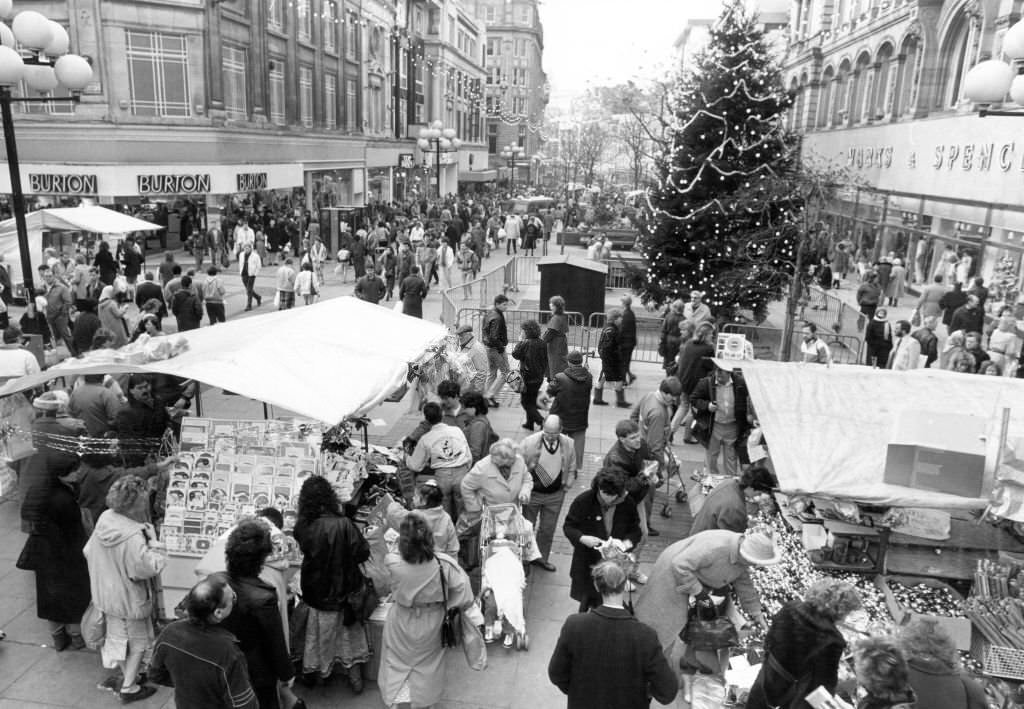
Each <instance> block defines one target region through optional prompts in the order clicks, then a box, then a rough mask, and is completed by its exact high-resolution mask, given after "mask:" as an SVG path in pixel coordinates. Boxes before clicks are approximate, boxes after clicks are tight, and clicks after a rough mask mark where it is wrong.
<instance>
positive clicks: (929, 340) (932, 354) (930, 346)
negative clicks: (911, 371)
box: [910, 315, 939, 367]
mask: <svg viewBox="0 0 1024 709" xmlns="http://www.w3.org/2000/svg"><path fill="white" fill-rule="evenodd" d="M938 323H939V318H938V317H937V316H935V315H928V316H926V317H925V318H924V319H923V320H922V321H921V327H919V328H918V329H916V330H914V332H912V333H910V336H911V337H913V338H914V339H915V340H917V341H918V342H919V343H921V354H923V355H924V356H925V362H924V366H925V367H931V366H932V362H934V361H935V360H937V359H938V358H939V338H938V336H936V334H935V328H936V326H937V325H938Z"/></svg>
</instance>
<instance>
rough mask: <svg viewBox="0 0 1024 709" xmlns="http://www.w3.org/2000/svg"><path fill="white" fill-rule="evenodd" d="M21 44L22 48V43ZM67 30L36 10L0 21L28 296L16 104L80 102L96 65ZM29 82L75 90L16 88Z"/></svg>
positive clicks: (0, 98)
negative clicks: (63, 94)
mask: <svg viewBox="0 0 1024 709" xmlns="http://www.w3.org/2000/svg"><path fill="white" fill-rule="evenodd" d="M12 5H13V3H12V0H0V18H3V19H6V18H8V17H10V16H11V13H12V10H13V7H12ZM19 43H20V44H21V49H20V50H19V49H18V44H19ZM70 43H71V42H70V39H69V38H68V33H67V30H65V29H64V28H63V27H61V26H60V25H59V24H57V23H56V22H53V21H52V20H48V19H46V17H44V16H43V15H41V14H39V13H38V12H35V11H33V10H24V11H22V12H19V13H18V14H17V15H15V17H14V21H13V22H12V23H11V27H8V26H7V25H6V24H4V23H3V22H0V113H2V119H3V129H4V144H5V146H6V148H7V167H8V169H9V170H10V173H11V206H12V207H13V210H14V223H15V226H16V228H17V232H18V250H19V251H20V252H21V275H22V280H23V282H24V286H25V295H26V298H29V299H31V298H32V297H33V296H34V294H35V288H34V286H33V282H32V258H31V256H32V255H31V253H30V251H29V243H28V227H27V226H26V224H25V194H24V192H22V187H21V167H20V165H19V163H18V145H17V141H16V140H15V138H14V116H13V114H12V112H11V104H12V103H36V102H42V101H70V102H72V103H77V102H78V100H79V95H78V93H77V92H80V91H82V90H84V89H85V87H86V86H88V85H89V83H90V82H91V81H92V67H91V66H90V65H89V62H88V61H87V60H86V59H85V58H84V57H80V56H78V55H77V54H68V48H69V46H70ZM21 81H24V82H25V84H26V86H28V87H29V88H30V89H32V90H34V91H38V92H40V93H45V92H48V91H53V90H54V89H56V88H57V87H63V88H65V89H68V90H69V91H71V92H72V94H71V96H69V97H67V98H46V97H20V96H14V95H12V93H11V89H12V87H14V86H16V85H17V84H18V83H20V82H21Z"/></svg>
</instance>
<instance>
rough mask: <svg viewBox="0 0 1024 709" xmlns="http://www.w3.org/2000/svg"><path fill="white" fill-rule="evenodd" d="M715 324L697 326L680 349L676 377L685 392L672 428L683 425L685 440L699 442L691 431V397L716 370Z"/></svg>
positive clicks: (681, 396)
mask: <svg viewBox="0 0 1024 709" xmlns="http://www.w3.org/2000/svg"><path fill="white" fill-rule="evenodd" d="M714 337H715V326H714V325H712V324H711V323H708V322H704V323H701V324H700V325H698V326H697V329H696V331H695V332H694V333H693V339H692V340H690V341H689V342H687V343H685V344H684V345H683V346H682V348H681V349H680V350H679V367H678V369H677V370H676V377H678V378H679V383H680V384H682V385H683V393H682V394H681V395H680V397H679V408H678V409H676V413H675V416H673V418H672V430H673V431H675V430H676V429H677V428H678V427H679V426H682V427H683V442H684V443H698V442H699V441H697V439H696V438H694V437H693V434H692V433H691V432H690V422H691V417H690V397H691V396H692V395H693V390H694V389H696V388H697V382H699V381H700V380H701V379H703V378H704V377H706V376H707V375H709V374H711V373H712V372H714V370H715V365H714V364H712V362H711V358H712V357H714V356H715V345H714V344H713V342H712V340H714Z"/></svg>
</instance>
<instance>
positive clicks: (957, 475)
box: [884, 411, 994, 498]
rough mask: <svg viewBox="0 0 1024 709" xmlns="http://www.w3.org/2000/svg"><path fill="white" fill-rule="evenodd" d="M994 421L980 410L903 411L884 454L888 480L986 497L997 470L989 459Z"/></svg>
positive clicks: (886, 480) (933, 490)
mask: <svg viewBox="0 0 1024 709" xmlns="http://www.w3.org/2000/svg"><path fill="white" fill-rule="evenodd" d="M989 428H990V422H989V421H988V420H987V419H984V418H981V417H979V416H966V415H963V414H947V413H939V412H932V411H902V412H899V414H898V415H897V417H896V421H895V423H894V426H893V432H892V434H891V436H890V439H889V444H888V448H887V451H886V457H885V477H884V480H885V482H886V483H889V484H890V485H901V486H903V487H910V488H914V489H916V490H929V491H931V492H941V493H946V494H950V495H960V496H962V497H975V498H977V497H987V496H988V495H989V493H990V492H991V491H992V488H993V485H994V475H992V474H991V473H989V472H987V470H986V465H985V457H986V445H987V443H986V442H987V440H988V437H989Z"/></svg>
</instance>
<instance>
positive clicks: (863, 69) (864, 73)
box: [846, 53, 871, 125]
mask: <svg viewBox="0 0 1024 709" xmlns="http://www.w3.org/2000/svg"><path fill="white" fill-rule="evenodd" d="M870 63H871V58H870V57H868V55H867V53H863V54H861V55H860V56H859V57H857V65H856V67H855V68H854V70H853V74H852V76H851V77H850V91H849V101H848V103H847V105H846V110H847V111H849V115H848V116H847V120H848V121H849V123H850V124H851V125H852V124H853V123H856V122H858V121H859V120H860V118H861V116H862V111H863V104H864V88H865V85H866V84H867V82H868V74H869V73H870V71H871V70H870V69H869V68H868V65H869V64H870Z"/></svg>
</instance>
